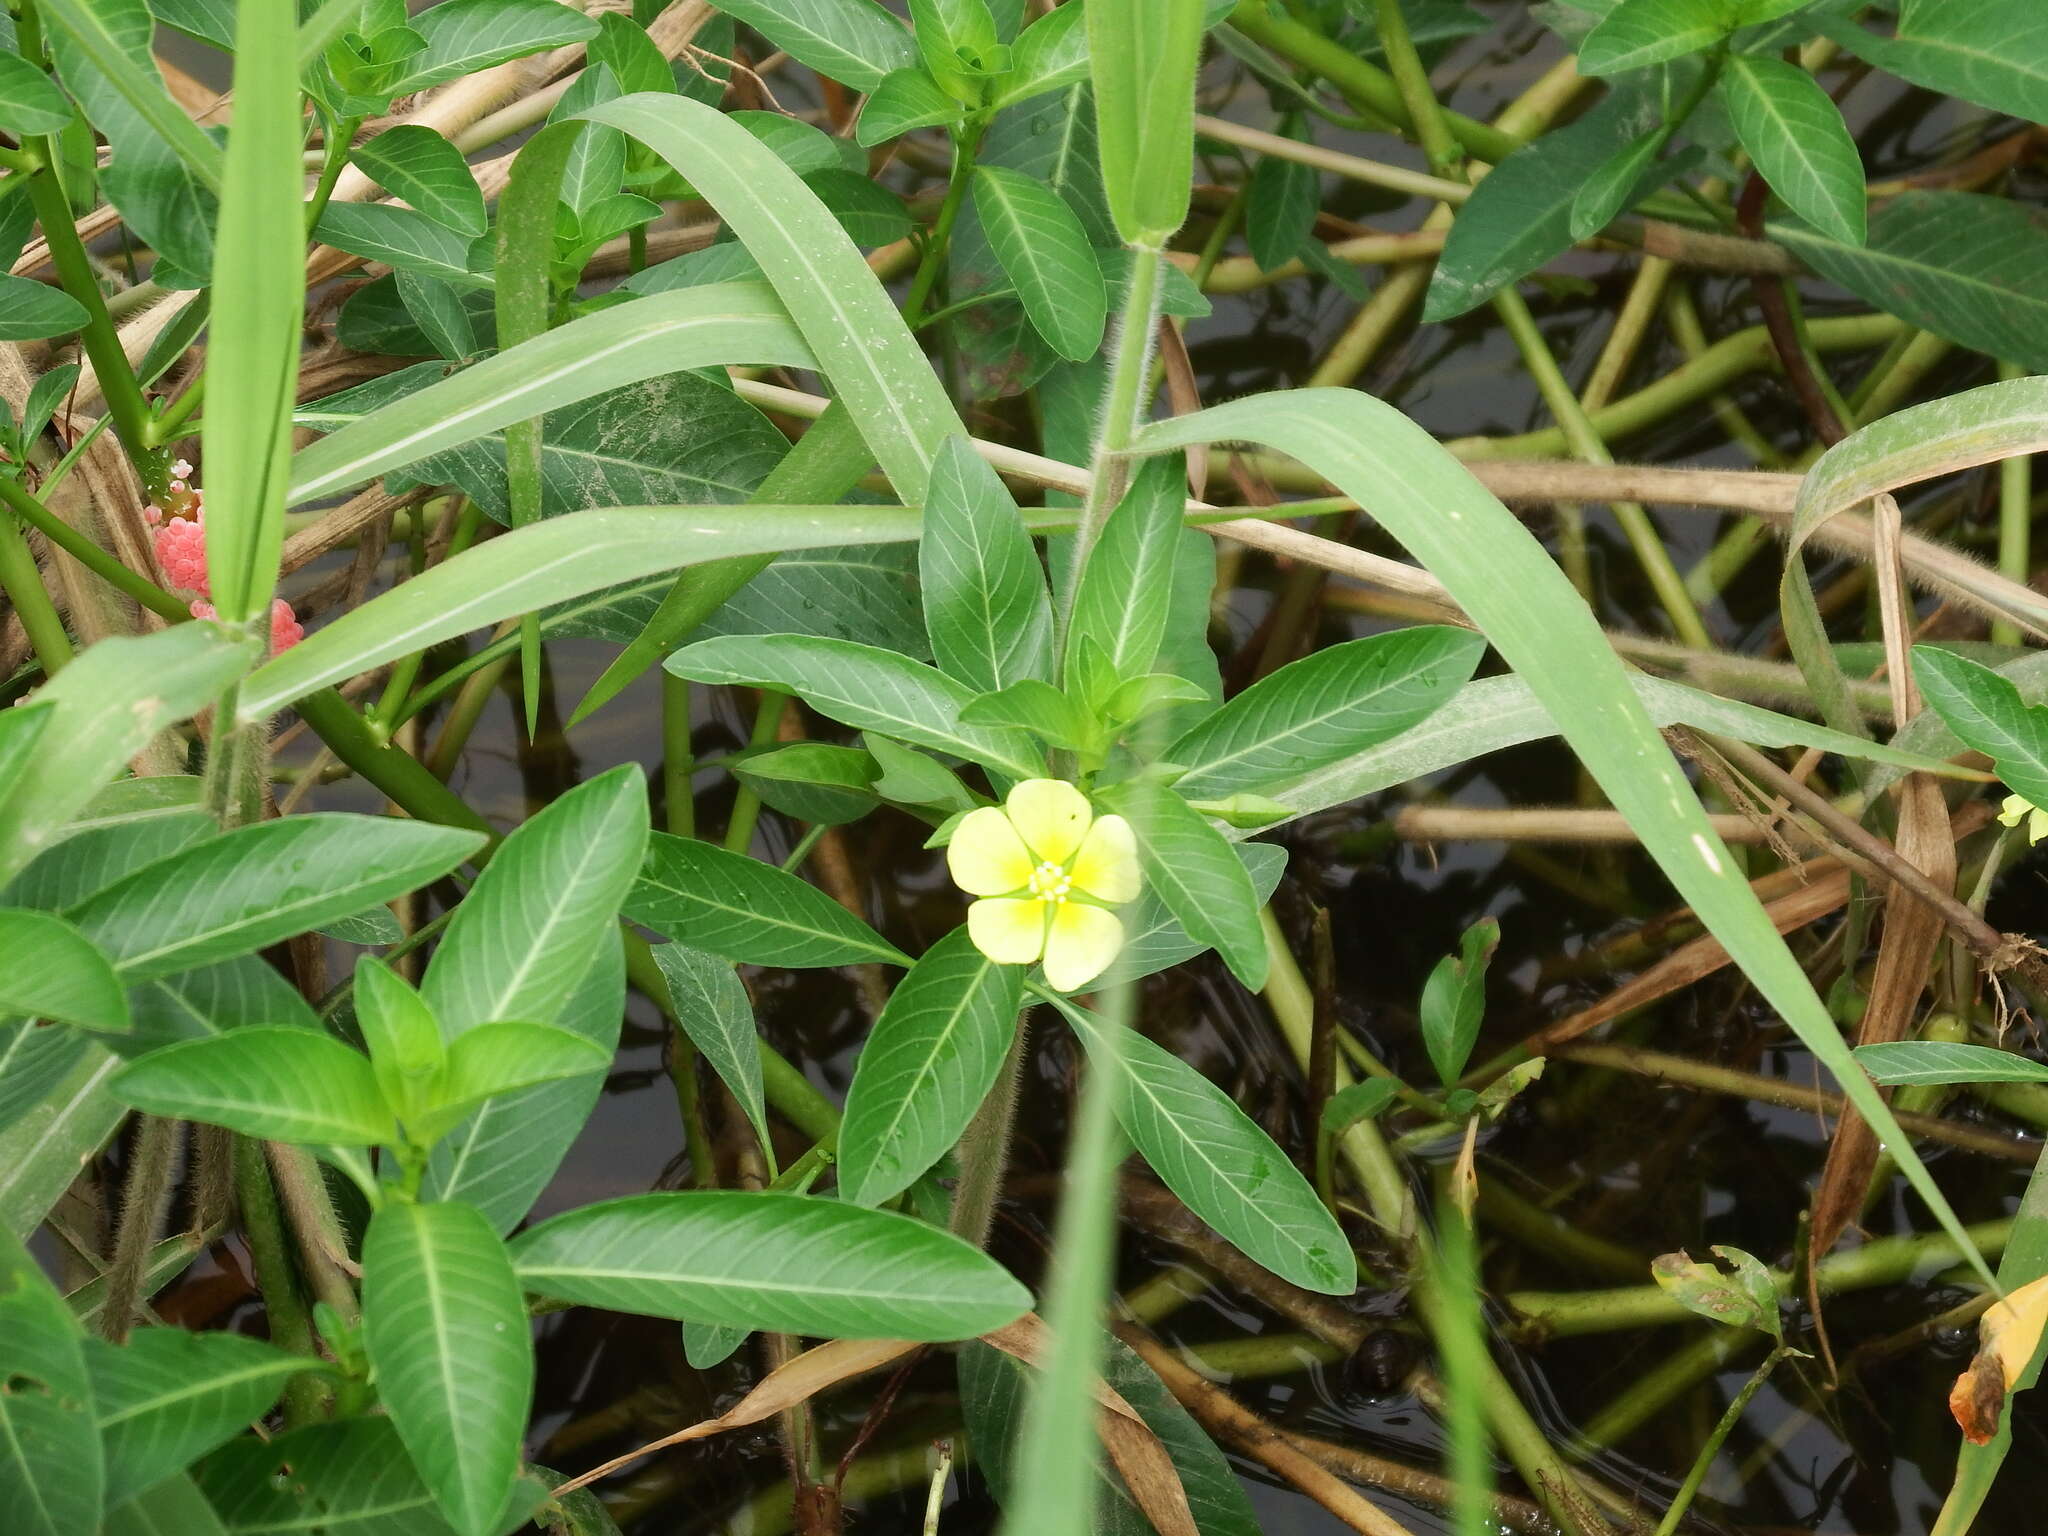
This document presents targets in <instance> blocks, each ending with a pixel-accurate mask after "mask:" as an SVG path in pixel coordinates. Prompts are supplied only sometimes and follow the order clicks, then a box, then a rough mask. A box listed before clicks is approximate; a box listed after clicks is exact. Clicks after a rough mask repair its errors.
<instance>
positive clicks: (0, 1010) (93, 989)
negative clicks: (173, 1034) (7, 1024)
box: [0, 907, 129, 1030]
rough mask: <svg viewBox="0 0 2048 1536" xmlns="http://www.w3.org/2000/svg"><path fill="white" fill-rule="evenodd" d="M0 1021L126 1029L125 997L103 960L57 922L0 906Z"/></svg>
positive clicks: (46, 915) (75, 932)
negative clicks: (0, 959) (0, 960)
mask: <svg viewBox="0 0 2048 1536" xmlns="http://www.w3.org/2000/svg"><path fill="white" fill-rule="evenodd" d="M0 955H6V956H7V957H8V959H7V966H6V969H5V970H4V971H0V1018H5V1017H7V1016H9V1015H13V1016H16V1017H20V1018H41V1019H54V1020H57V1021H59V1022H61V1023H65V1024H79V1025H83V1026H84V1027H85V1028H87V1029H112V1030H124V1029H126V1028H128V1024H129V1019H128V997H127V994H126V993H125V992H123V991H122V989H121V982H120V980H119V978H118V977H116V976H115V975H114V968H113V967H112V966H111V965H109V964H108V963H107V958H106V956H105V955H102V954H101V953H100V952H99V950H97V949H96V948H94V947H93V944H92V941H91V940H90V939H88V938H86V936H85V935H84V934H82V933H80V932H79V931H78V930H77V929H76V928H74V927H72V926H71V924H69V923H67V922H65V921H64V920H63V919H62V918H59V917H53V916H51V915H50V914H49V913H47V912H30V911H26V910H24V909H21V908H5V907H0Z"/></svg>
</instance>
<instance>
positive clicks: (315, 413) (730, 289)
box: [290, 283, 814, 506]
mask: <svg viewBox="0 0 2048 1536" xmlns="http://www.w3.org/2000/svg"><path fill="white" fill-rule="evenodd" d="M739 362H748V363H780V364H785V365H788V366H791V367H798V368H807V367H812V366H814V360H813V359H812V357H811V353H810V349H809V348H808V347H807V346H805V344H804V342H803V338H802V337H801V336H800V335H798V334H797V332H796V329H795V328H794V327H793V326H792V325H791V324H790V322H789V317H788V315H787V314H786V313H785V312H784V310H783V308H782V305H781V304H780V302H778V301H777V300H776V298H775V297H774V295H773V294H772V293H771V292H770V291H769V290H768V289H767V287H766V286H765V285H763V284H760V283H718V284H709V285H706V286H704V287H701V288H690V289H682V290H678V291H676V292H673V293H662V294H652V295H649V296H648V297H647V298H644V299H641V300H638V301H636V302H635V303H632V304H629V305H618V306H616V307H613V308H610V309H604V310H600V311H598V312H597V313H596V314H591V315H585V316H583V317H581V318H580V319H576V320H572V321H570V322H569V323H568V324H567V325H562V326H557V327H556V328H555V329H554V330H552V331H549V332H547V333H546V334H544V335H541V336H537V337H535V338H534V339H532V340H531V341H526V342H522V343H520V345H519V346H518V347H516V348H514V349H512V350H509V351H506V352H501V353H499V354H498V355H497V356H495V357H489V358H485V359H484V360H483V361H481V362H479V363H476V364H474V365H472V366H470V367H468V368H465V369H463V370H462V371H461V372H459V373H456V374H454V375H452V376H448V377H445V378H441V379H440V380H439V382H436V383H432V384H428V385H427V386H426V387H424V388H418V389H412V390H408V391H406V392H404V393H403V394H401V395H397V396H396V397H393V398H391V399H390V400H389V402H388V403H385V404H382V405H381V406H380V407H379V408H376V409H371V410H369V411H368V412H367V413H359V412H356V411H354V410H352V409H345V407H347V406H348V403H349V402H350V401H351V400H354V399H359V398H363V397H362V396H361V395H359V394H358V392H356V391H350V392H349V393H348V394H346V395H342V396H334V397H330V398H329V399H328V400H325V401H322V402H320V403H319V404H318V405H314V406H311V407H308V408H306V409H305V410H302V411H301V412H300V413H299V420H300V422H301V423H302V424H305V425H308V426H313V427H316V428H319V427H329V428H331V429H332V430H330V431H329V433H328V435H327V436H326V437H325V438H323V439H322V440H321V441H319V442H318V443H315V444H313V445H312V446H311V447H309V448H307V449H305V450H304V451H302V452H301V453H300V454H299V455H298V457H297V459H296V460H295V461H294V463H293V466H292V488H291V492H290V498H291V503H292V505H294V506H297V505H300V504H302V503H304V502H308V501H313V500H317V499H319V498H322V497H326V496H331V495H333V494H334V493H336V492H337V491H342V490H346V489H348V488H349V487H351V486H354V485H358V484H361V483H362V482H363V481H365V480H370V479H374V478H375V477H376V476H378V475H380V474H383V473H384V472H385V471H386V470H390V469H397V468H401V467H403V466H405V465H408V464H414V463H417V462H419V461H420V460H421V459H424V458H427V457H429V456H430V455H433V454H437V453H443V452H445V451H447V450H449V449H452V448H456V447H459V446H461V445H462V444H464V443H469V442H474V441H476V440H477V439H479V438H484V437H487V436H490V435H492V434H494V433H498V432H501V431H502V430H503V429H504V428H505V427H506V426H508V425H509V424H511V423H513V422H516V421H523V420H525V419H526V418H528V417H530V416H534V415H540V414H545V413H547V412H550V411H555V410H558V409H560V408H561V407H563V406H568V405H574V404H575V403H576V402H578V401H580V400H586V399H589V398H591V397H593V396H597V395H606V394H610V393H612V392H613V391H615V390H622V389H624V388H625V387H626V386H627V385H629V384H637V383H642V382H644V381H646V380H648V379H655V378H662V377H666V376H668V375H671V374H674V373H675V371H676V370H677V369H679V368H699V367H707V366H712V365H716V364H723V363H739ZM558 430H559V428H558Z"/></svg>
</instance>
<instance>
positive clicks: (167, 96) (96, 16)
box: [42, 0, 298, 192]
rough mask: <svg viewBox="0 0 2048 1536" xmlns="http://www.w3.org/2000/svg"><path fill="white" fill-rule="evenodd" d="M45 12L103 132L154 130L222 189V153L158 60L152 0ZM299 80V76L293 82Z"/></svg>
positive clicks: (55, 4) (69, 2) (54, 0)
mask: <svg viewBox="0 0 2048 1536" xmlns="http://www.w3.org/2000/svg"><path fill="white" fill-rule="evenodd" d="M42 10H43V14H44V15H45V16H46V17H47V18H48V19H49V20H50V21H52V22H54V23H55V24H56V25H55V27H54V28H52V29H51V32H50V34H49V36H50V43H51V47H52V49H53V51H54V52H55V54H56V56H57V68H58V72H59V73H60V74H62V75H63V77H64V83H65V84H66V85H68V86H70V88H71V91H72V94H73V95H75V96H77V97H78V98H79V99H80V100H81V101H83V102H85V103H86V105H87V107H88V108H89V109H90V110H91V112H92V114H93V115H94V116H95V117H96V118H98V119H100V121H101V126H102V127H107V128H111V129H115V130H120V129H126V128H128V127H129V126H130V124H132V123H140V124H146V125H147V130H148V131H149V132H151V133H154V134H156V135H157V136H158V137H159V138H160V139H161V140H162V141H163V142H164V143H165V144H168V145H170V146H171V147H172V148H173V149H175V150H176V151H177V154H178V157H179V158H180V159H182V160H183V161H185V162H186V164H188V165H190V166H191V167H192V170H193V173H194V174H195V175H197V176H198V177H199V178H200V179H201V180H202V181H204V182H205V184H206V185H207V187H208V188H209V189H210V190H212V191H214V192H218V191H220V189H221V181H222V170H221V152H220V149H219V147H218V146H217V145H216V144H215V143H214V142H213V140H211V139H209V138H208V137H207V136H206V135H205V134H204V133H201V132H200V131H199V126H198V124H196V123H194V122H193V121H192V119H191V117H190V116H188V115H187V114H186V112H185V110H184V108H182V107H180V106H179V105H178V104H177V103H176V102H175V101H173V100H172V99H171V93H170V92H169V91H168V90H166V89H165V88H164V82H163V77H162V76H161V75H159V74H158V73H157V69H156V61H155V59H154V58H153V57H152V56H151V54H150V42H151V39H152V37H153V35H154V33H155V30H156V24H155V22H154V21H153V20H152V19H151V17H150V14H149V7H148V6H147V5H146V4H145V3H144V0H50V3H49V4H47V5H45V6H44V7H42ZM297 78H298V72H297V71H296V70H291V71H289V73H288V77H287V83H289V82H290V81H295V80H296V79H297ZM122 136H124V137H125V136H126V135H125V134H123V135H122ZM295 137H296V136H295Z"/></svg>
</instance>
